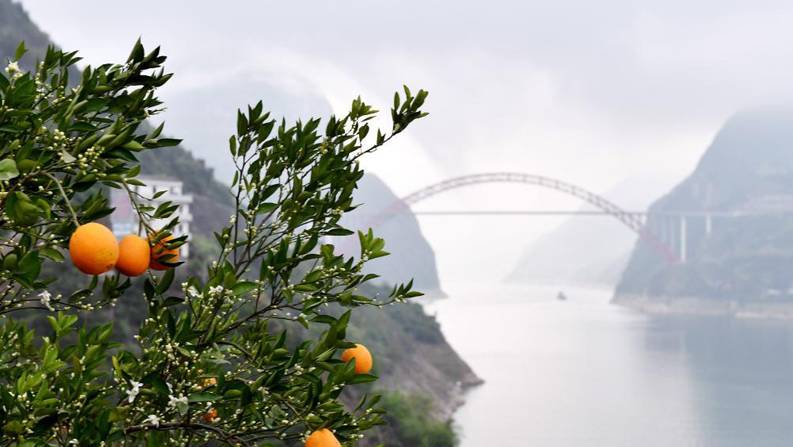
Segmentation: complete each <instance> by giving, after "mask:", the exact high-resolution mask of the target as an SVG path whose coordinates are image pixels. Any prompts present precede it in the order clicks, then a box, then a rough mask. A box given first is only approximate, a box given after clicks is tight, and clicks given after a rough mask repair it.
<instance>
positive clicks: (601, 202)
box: [370, 172, 712, 263]
mask: <svg viewBox="0 0 793 447" xmlns="http://www.w3.org/2000/svg"><path fill="white" fill-rule="evenodd" d="M488 183H520V184H527V185H534V186H540V187H543V188H548V189H552V190H555V191H559V192H561V193H564V194H567V195H570V196H573V197H576V198H578V199H581V200H582V201H584V202H586V203H588V204H590V205H592V206H594V207H595V208H597V209H598V210H599V211H598V212H596V213H592V212H586V211H583V212H566V213H564V214H604V215H608V216H612V217H613V218H615V219H617V220H618V221H620V222H621V223H622V224H623V225H625V226H626V227H628V228H629V229H630V230H631V231H633V232H635V233H636V234H637V235H638V236H639V238H640V240H642V241H644V242H646V243H648V245H649V246H650V247H652V248H653V249H654V250H655V251H656V252H657V253H658V254H659V255H660V256H662V257H663V258H664V259H665V260H666V261H667V262H670V263H674V262H685V261H686V242H687V237H686V218H687V217H689V216H690V215H692V213H667V214H666V217H672V218H676V219H679V221H678V225H679V226H678V228H677V230H676V231H675V230H669V229H668V228H665V227H663V226H662V227H661V228H659V229H656V228H651V225H648V224H647V222H649V219H648V215H649V213H647V212H635V211H627V210H625V209H623V208H621V207H619V206H618V205H616V204H614V203H613V202H611V201H610V200H608V199H606V198H605V197H603V196H601V195H599V194H595V193H593V192H591V191H589V190H587V189H585V188H583V187H580V186H578V185H575V184H573V183H569V182H566V181H563V180H559V179H555V178H551V177H546V176H542V175H535V174H525V173H519V172H490V173H480V174H471V175H463V176H459V177H453V178H449V179H446V180H443V181H440V182H438V183H434V184H431V185H429V186H426V187H423V188H421V189H419V190H417V191H414V192H413V193H411V194H408V195H406V196H404V197H402V198H401V199H400V200H399V201H396V202H394V203H393V204H392V205H391V206H389V207H388V208H386V209H385V210H384V211H383V212H381V213H380V214H379V215H378V216H377V218H375V219H374V220H373V221H372V222H370V224H378V223H382V222H384V221H385V220H387V219H389V218H390V217H392V216H393V215H395V214H398V213H399V212H400V211H401V210H402V209H404V207H405V206H407V207H410V206H412V205H414V204H416V203H419V202H421V201H423V200H425V199H428V198H430V197H433V196H436V195H439V194H442V193H444V192H446V191H449V190H453V189H459V188H466V187H469V186H474V185H479V184H488ZM417 214H421V213H417ZM426 214H487V212H479V213H477V212H470V213H466V212H459V213H443V212H440V213H432V212H430V213H426ZM493 214H531V213H530V212H527V213H520V212H505V213H498V212H495V213H493ZM536 214H543V213H542V212H539V213H536ZM557 214H558V213H557ZM697 215H699V216H702V217H704V218H705V228H706V232H707V234H710V231H711V216H712V213H698V214H697ZM673 233H677V235H678V236H679V238H677V240H676V241H674V240H672V239H674V238H673V237H671V236H672V235H673Z"/></svg>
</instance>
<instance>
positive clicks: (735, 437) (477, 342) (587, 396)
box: [425, 283, 793, 447]
mask: <svg viewBox="0 0 793 447" xmlns="http://www.w3.org/2000/svg"><path fill="white" fill-rule="evenodd" d="M444 289H445V290H446V292H447V293H448V294H449V296H450V298H449V299H445V300H439V301H435V302H432V303H429V304H427V305H426V306H425V309H426V310H427V312H428V313H431V314H432V313H436V314H437V317H438V320H439V321H440V323H441V326H442V329H443V332H444V334H445V335H446V337H447V339H448V340H449V342H450V343H451V344H452V346H453V347H454V348H455V349H457V350H458V352H459V353H460V354H461V356H462V357H463V358H464V359H465V360H466V361H468V362H469V364H470V365H471V367H472V368H473V369H474V371H475V372H476V373H477V374H478V375H479V376H480V377H482V378H483V379H484V380H485V381H486V383H485V384H484V385H483V386H481V387H478V388H475V389H474V390H472V391H471V392H470V393H469V394H468V400H467V403H466V405H465V406H463V407H462V408H461V409H460V411H458V413H457V414H456V416H455V421H456V424H457V425H458V426H459V427H458V428H459V429H460V430H459V431H460V432H461V434H462V437H463V439H462V444H461V447H481V446H487V445H494V446H495V445H497V446H500V447H512V446H516V447H517V446H527V445H538V446H584V445H602V446H639V445H641V446H720V447H721V446H747V445H752V446H782V445H785V446H788V445H790V444H791V440H793V325H790V324H786V323H779V322H777V323H775V322H768V321H747V320H743V321H742V320H732V319H721V318H700V317H651V316H646V315H643V314H640V313H636V312H634V311H631V310H627V309H624V308H621V307H618V306H613V305H610V304H609V299H610V297H611V291H609V290H595V289H582V288H572V287H561V288H560V287H529V286H514V285H503V284H499V285H496V286H493V285H487V286H485V285H478V284H462V283H451V284H445V285H444ZM559 290H564V292H565V293H566V294H567V296H568V300H566V301H559V300H557V299H556V295H557V293H558V292H559Z"/></svg>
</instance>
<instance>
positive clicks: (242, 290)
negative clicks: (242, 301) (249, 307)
mask: <svg viewBox="0 0 793 447" xmlns="http://www.w3.org/2000/svg"><path fill="white" fill-rule="evenodd" d="M256 287H257V286H256V283H255V282H250V281H243V282H239V283H237V284H235V285H234V287H232V288H231V292H232V293H233V294H234V295H236V296H239V295H244V294H246V293H248V292H250V291H251V290H253V289H255V288H256Z"/></svg>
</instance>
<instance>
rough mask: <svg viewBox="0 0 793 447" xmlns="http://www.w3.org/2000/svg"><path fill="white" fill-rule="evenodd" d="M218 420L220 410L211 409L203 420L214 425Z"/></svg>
mask: <svg viewBox="0 0 793 447" xmlns="http://www.w3.org/2000/svg"><path fill="white" fill-rule="evenodd" d="M217 418H218V410H216V409H214V408H210V409H209V410H208V411H207V412H206V413H204V416H203V419H204V422H208V423H212V422H215V419H217Z"/></svg>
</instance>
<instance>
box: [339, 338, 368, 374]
mask: <svg viewBox="0 0 793 447" xmlns="http://www.w3.org/2000/svg"><path fill="white" fill-rule="evenodd" d="M352 359H355V373H356V374H367V373H368V372H369V371H371V370H372V354H371V353H370V352H369V350H368V349H366V346H364V345H355V347H354V348H350V349H346V350H345V351H344V352H342V353H341V360H342V361H343V362H349V361H351V360H352Z"/></svg>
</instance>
